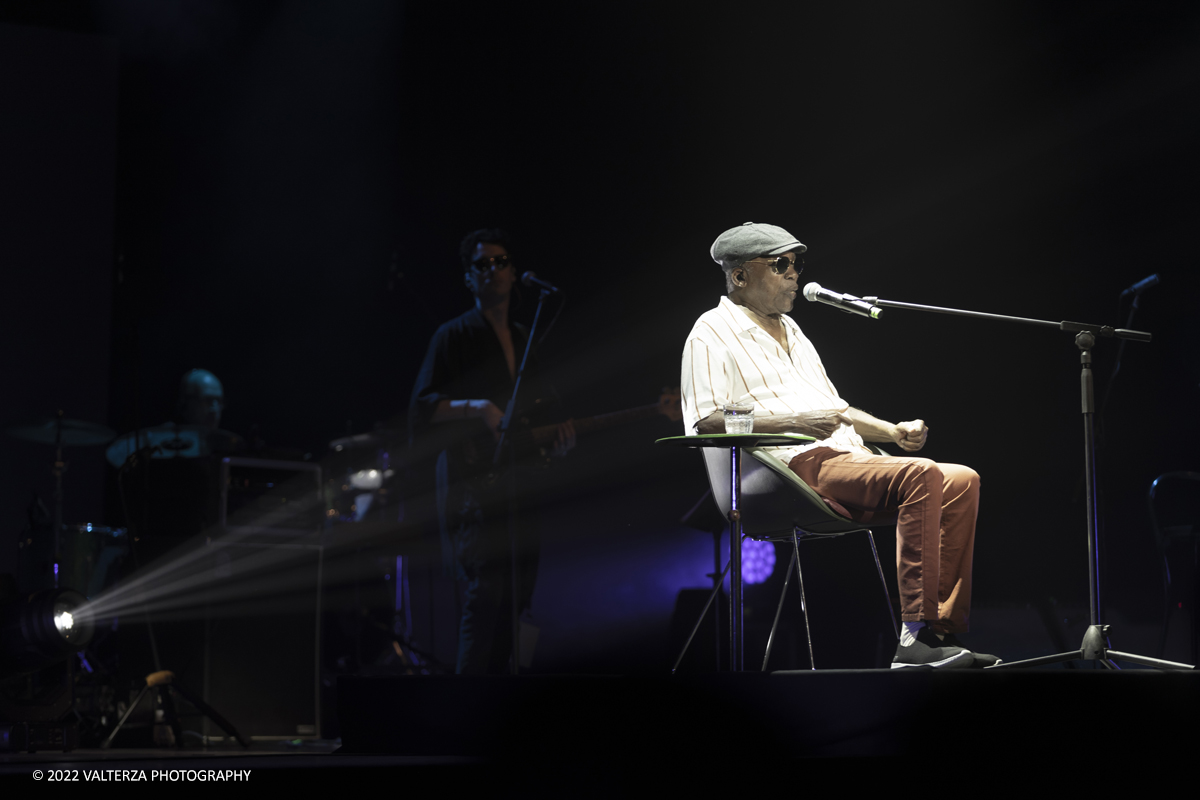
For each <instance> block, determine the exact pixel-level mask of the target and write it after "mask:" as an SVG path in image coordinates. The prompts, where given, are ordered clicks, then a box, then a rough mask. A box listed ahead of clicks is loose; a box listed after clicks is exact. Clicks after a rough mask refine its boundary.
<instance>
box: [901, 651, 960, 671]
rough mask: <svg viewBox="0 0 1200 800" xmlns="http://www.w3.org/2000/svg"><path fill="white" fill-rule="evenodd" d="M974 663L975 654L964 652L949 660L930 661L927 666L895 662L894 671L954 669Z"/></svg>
mask: <svg viewBox="0 0 1200 800" xmlns="http://www.w3.org/2000/svg"><path fill="white" fill-rule="evenodd" d="M974 661H975V654H974V653H972V652H971V651H970V650H963V651H961V652H959V653H955V654H954V655H952V656H950V657H949V658H943V659H942V660H941V661H930V662H929V663H927V664H902V663H900V662H898V661H893V662H892V669H908V668H910V667H933V668H934V669H938V668H943V669H944V668H950V669H954V668H956V667H966V666H969V665H970V664H972V663H974Z"/></svg>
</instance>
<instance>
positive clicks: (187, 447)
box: [105, 424, 245, 468]
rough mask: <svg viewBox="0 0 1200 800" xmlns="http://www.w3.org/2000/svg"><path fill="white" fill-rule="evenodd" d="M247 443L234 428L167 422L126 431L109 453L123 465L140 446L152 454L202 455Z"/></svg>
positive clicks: (113, 461) (233, 449)
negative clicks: (230, 429)
mask: <svg viewBox="0 0 1200 800" xmlns="http://www.w3.org/2000/svg"><path fill="white" fill-rule="evenodd" d="M244 447H245V442H243V441H242V438H241V437H240V436H238V435H237V434H236V433H233V432H231V431H226V430H221V429H220V428H209V427H207V426H204V425H176V424H167V425H158V426H155V427H153V428H142V429H141V430H137V431H130V432H129V433H125V434H122V435H121V437H120V438H119V439H117V440H116V441H115V442H113V443H112V444H111V445H109V448H108V450H107V452H106V453H105V457H106V458H107V459H108V463H110V464H112V465H113V466H114V467H118V468H119V467H121V466H122V465H123V464H124V463H125V461H126V460H127V459H128V458H129V456H131V455H132V454H133V453H134V452H135V451H137V450H138V449H139V448H140V449H142V450H144V451H145V453H146V455H147V456H148V457H149V458H202V457H204V456H209V455H212V454H213V453H221V452H236V451H239V450H242V449H243V448H244Z"/></svg>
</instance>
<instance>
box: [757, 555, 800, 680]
mask: <svg viewBox="0 0 1200 800" xmlns="http://www.w3.org/2000/svg"><path fill="white" fill-rule="evenodd" d="M795 568H796V562H795V560H793V559H788V571H787V577H786V578H784V579H783V591H782V592H780V593H779V605H778V606H776V607H775V621H774V622H772V623H771V634H770V635H769V636H768V637H767V652H766V653H765V654H764V655H763V665H762V671H763V672H766V671H767V659H769V658H770V657H771V647H772V645H774V644H775V629H776V628H778V627H779V614H780V612H781V611H783V599H784V598H785V597H787V590H788V585H789V584H790V583H791V582H792V570H793V569H795Z"/></svg>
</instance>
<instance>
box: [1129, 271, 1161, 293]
mask: <svg viewBox="0 0 1200 800" xmlns="http://www.w3.org/2000/svg"><path fill="white" fill-rule="evenodd" d="M1157 285H1158V273H1157V272H1156V273H1154V274H1153V275H1151V276H1150V277H1149V278H1142V279H1141V280H1140V281H1138V282H1137V283H1135V284H1134V285H1133V286H1130V287H1129V288H1128V289H1126V290H1125V291H1123V292H1121V297H1124V296H1125V295H1127V294H1141V293H1142V292H1144V291H1146V290H1147V289H1149V288H1150V287H1151V286H1157Z"/></svg>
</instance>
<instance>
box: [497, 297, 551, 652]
mask: <svg viewBox="0 0 1200 800" xmlns="http://www.w3.org/2000/svg"><path fill="white" fill-rule="evenodd" d="M550 294H551V290H549V289H545V288H543V289H542V290H541V292H540V293H539V294H538V304H537V310H536V311H534V313H533V324H532V325H531V326H530V327H529V338H528V339H527V340H526V342H525V354H524V355H522V356H521V366H520V367H519V368H518V369H517V379H516V381H515V382H514V383H513V391H512V396H511V397H509V398H508V407H507V408H505V410H504V419H503V420H501V421H500V441H499V442H497V443H496V452H495V454H494V455H493V456H492V474H493V475H498V474H499V473H500V469H501V463H502V462H503V461H504V458H505V456H506V455H507V457H508V470H507V473H508V474H507V477H506V478H505V481H506V482H507V484H508V486H507V492H506V500H507V503H508V547H509V555H510V559H509V560H510V567H511V569H510V571H509V582H510V584H511V585H510V587H509V588H510V591H509V595H510V599H511V603H512V664H511V665H510V666H509V672H510V674H512V675H520V674H521V615H520V611H521V601H520V599H519V598H518V597H517V590H518V588H519V587H520V585H521V584H520V580H519V565H518V563H517V526H516V525H515V524H514V523H515V513H516V492H517V474H516V465H517V453H516V450H515V449H514V448H513V447H512V443H511V439H510V438H509V435H508V434H509V431H510V430H511V427H510V426H511V425H512V421H513V414H514V413H515V412H516V408H517V396H518V395H519V394H520V392H521V380H522V378H523V377H524V375H525V367H526V366H527V365H528V364H529V354H530V353H532V352H533V342H534V338H535V337H534V334H535V333H536V332H537V326H538V320H540V319H541V317H542V306H543V305H544V304H545V302H546V298H547V297H549V296H550Z"/></svg>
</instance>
